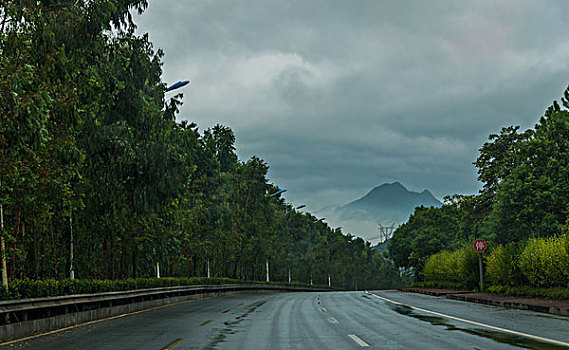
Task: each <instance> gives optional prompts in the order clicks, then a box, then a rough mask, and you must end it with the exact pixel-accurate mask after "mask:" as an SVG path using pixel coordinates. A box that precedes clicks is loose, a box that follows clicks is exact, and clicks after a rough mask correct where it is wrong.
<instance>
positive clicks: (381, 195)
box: [339, 182, 442, 223]
mask: <svg viewBox="0 0 569 350" xmlns="http://www.w3.org/2000/svg"><path fill="white" fill-rule="evenodd" d="M421 205H423V206H426V207H440V206H441V205H442V203H441V202H440V201H438V200H437V199H436V198H435V197H434V196H433V195H432V194H431V192H429V190H424V191H423V192H421V193H419V192H412V191H409V190H408V189H406V188H405V186H403V185H402V184H400V183H399V182H394V183H391V184H383V185H381V186H378V187H376V188H374V189H373V190H371V191H370V192H369V193H368V194H366V195H365V196H363V197H362V198H360V199H358V200H355V201H353V202H351V203H349V204H348V205H345V206H343V207H341V208H340V209H339V212H340V214H341V216H342V217H344V218H348V219H354V218H360V219H368V220H373V221H376V222H378V223H381V222H382V221H386V220H387V221H394V222H396V223H402V222H404V221H406V220H407V219H408V218H409V215H410V214H411V213H412V212H413V210H414V209H415V207H417V206H421Z"/></svg>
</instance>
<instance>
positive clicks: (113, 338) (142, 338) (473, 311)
mask: <svg viewBox="0 0 569 350" xmlns="http://www.w3.org/2000/svg"><path fill="white" fill-rule="evenodd" d="M568 330H569V318H567V317H562V316H552V315H546V314H539V313H533V312H530V311H521V310H510V309H503V308H497V307H492V306H485V305H480V304H472V303H465V302H460V301H455V300H447V299H442V298H437V297H431V296H426V295H420V294H414V293H402V292H397V291H372V292H327V293H275V294H251V295H237V296H229V297H221V298H213V299H206V300H198V301H193V302H188V303H183V304H178V305H173V306H168V307H163V308H159V309H154V310H150V311H145V312H138V313H136V314H132V315H127V316H124V317H118V318H114V319H111V320H107V321H103V322H97V323H94V324H90V325H85V326H80V327H76V328H73V329H70V330H67V331H63V332H57V333H54V334H50V335H45V336H40V337H37V338H33V339H29V340H26V341H23V342H19V343H16V344H11V348H19V349H46V350H49V349H54V350H62V349H82V350H84V349H176V350H177V349H360V348H364V347H365V348H372V349H516V348H529V349H566V348H569V331H568Z"/></svg>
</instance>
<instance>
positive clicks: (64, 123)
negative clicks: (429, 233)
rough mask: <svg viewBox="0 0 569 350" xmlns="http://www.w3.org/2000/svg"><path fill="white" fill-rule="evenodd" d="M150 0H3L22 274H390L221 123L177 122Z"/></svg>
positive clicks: (2, 82)
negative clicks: (140, 28)
mask: <svg viewBox="0 0 569 350" xmlns="http://www.w3.org/2000/svg"><path fill="white" fill-rule="evenodd" d="M146 6H147V2H146V1H143V0H109V1H87V0H85V1H75V0H74V1H70V0H59V1H56V2H55V1H48V0H43V1H35V0H34V1H30V0H22V1H8V2H1V3H0V74H1V75H0V101H2V103H0V180H1V187H0V203H2V205H3V209H4V228H3V230H2V236H3V237H4V239H5V241H6V245H7V251H6V257H7V262H8V273H9V279H14V278H20V279H21V278H31V279H43V278H66V277H68V276H69V272H70V253H71V252H70V238H71V233H72V232H73V235H74V238H75V242H74V243H75V250H74V251H75V259H74V264H75V266H74V267H75V271H76V276H77V277H78V278H100V279H122V278H127V277H149V276H154V275H155V270H154V266H155V263H156V262H160V265H161V269H162V274H163V275H166V276H205V275H206V269H207V267H206V266H207V263H208V261H209V263H210V265H211V272H212V276H223V277H232V278H238V279H248V280H263V279H264V276H265V270H264V268H265V262H266V261H269V262H270V266H271V276H272V278H271V279H272V280H276V281H286V280H287V277H288V276H287V275H288V271H289V269H290V271H291V274H292V279H293V281H301V282H309V281H310V280H311V279H313V281H314V283H320V284H326V283H327V279H328V274H330V275H331V276H332V284H333V285H335V286H340V287H347V288H350V287H354V286H355V285H359V286H360V287H368V288H372V287H382V286H383V287H388V286H392V285H393V284H394V283H397V282H398V279H399V276H398V274H397V272H396V270H395V269H394V267H393V266H392V265H391V264H390V263H389V262H386V261H385V260H384V259H383V257H382V256H380V254H379V253H377V252H374V251H373V250H372V249H371V247H370V245H369V244H367V243H365V242H364V241H363V240H361V239H351V238H349V237H348V236H346V235H343V234H342V233H341V232H340V231H334V230H332V229H330V228H329V227H328V226H327V225H326V224H324V223H322V222H319V223H315V222H314V221H315V220H316V218H315V217H313V216H311V215H310V214H303V213H299V212H297V211H295V210H294V208H293V207H292V206H291V205H290V204H287V203H285V201H284V200H283V199H282V198H279V197H272V196H270V194H272V193H275V192H276V191H277V190H278V187H277V186H276V185H274V184H271V183H270V182H269V180H268V179H267V171H268V169H269V166H268V165H267V164H266V163H265V162H264V161H263V160H262V159H259V158H257V157H252V158H251V159H249V160H247V161H241V160H239V159H238V157H237V155H236V153H235V135H234V133H233V131H232V130H231V129H230V128H228V127H226V126H222V125H216V126H215V127H213V128H211V129H208V130H205V131H203V132H201V133H200V132H199V130H198V127H197V125H195V124H193V123H189V122H185V121H183V122H177V121H176V115H177V112H178V107H179V106H180V104H181V99H182V94H174V95H173V96H171V98H170V99H168V100H165V96H164V90H165V84H164V82H162V81H161V74H162V70H161V65H162V55H163V54H162V52H161V51H160V50H156V49H154V48H153V46H152V43H151V42H150V41H149V40H148V36H147V35H142V36H138V35H135V33H134V29H135V25H134V23H133V22H132V18H131V12H130V11H139V12H142V11H143V10H144V9H145V8H146Z"/></svg>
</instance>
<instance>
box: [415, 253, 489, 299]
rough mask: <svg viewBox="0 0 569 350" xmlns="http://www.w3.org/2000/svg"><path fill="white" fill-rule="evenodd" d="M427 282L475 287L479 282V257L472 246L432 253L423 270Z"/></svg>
mask: <svg viewBox="0 0 569 350" xmlns="http://www.w3.org/2000/svg"><path fill="white" fill-rule="evenodd" d="M423 275H424V277H425V283H426V284H429V285H433V286H439V287H443V286H445V285H446V286H448V285H455V286H458V287H460V288H466V289H473V288H475V287H476V286H477V284H478V257H477V256H476V252H474V250H472V248H471V247H470V246H465V247H462V248H460V249H457V250H455V251H452V252H449V251H442V252H440V253H437V254H433V255H431V256H430V257H429V258H428V259H427V261H426V262H425V267H424V270H423Z"/></svg>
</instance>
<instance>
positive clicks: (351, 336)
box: [348, 334, 369, 346]
mask: <svg viewBox="0 0 569 350" xmlns="http://www.w3.org/2000/svg"><path fill="white" fill-rule="evenodd" d="M348 337H350V338H351V339H352V340H353V341H355V342H356V344H358V345H359V346H369V344H368V343H366V342H365V341H363V340H361V339H360V337H358V336H357V335H355V334H349V335H348Z"/></svg>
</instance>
